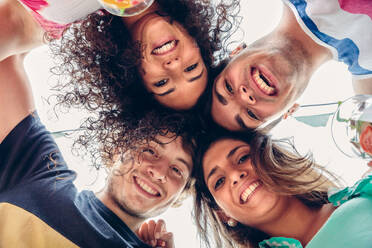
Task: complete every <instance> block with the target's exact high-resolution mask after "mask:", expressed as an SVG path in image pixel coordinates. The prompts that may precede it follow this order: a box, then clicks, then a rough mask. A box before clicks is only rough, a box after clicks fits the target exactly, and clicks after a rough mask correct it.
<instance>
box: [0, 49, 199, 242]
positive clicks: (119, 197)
mask: <svg viewBox="0 0 372 248" xmlns="http://www.w3.org/2000/svg"><path fill="white" fill-rule="evenodd" d="M23 59H24V55H14V56H11V57H8V58H6V59H5V60H3V61H0V247H35V248H42V247H63V248H66V247H129V248H134V247H136V248H145V247H149V246H148V245H146V244H145V243H143V242H142V241H141V240H140V239H139V238H138V237H137V236H136V234H135V232H136V231H138V229H139V227H140V226H141V224H142V223H143V222H144V221H145V220H146V219H147V218H149V217H153V216H157V215H159V214H161V213H163V212H164V211H165V210H166V209H167V208H168V207H169V206H171V205H172V204H173V203H175V202H176V201H177V199H179V197H180V196H181V195H182V194H183V193H185V192H186V191H187V189H188V188H189V187H190V183H191V182H190V176H189V175H190V174H191V171H192V167H193V160H192V157H193V150H192V142H188V140H189V139H187V137H188V136H187V135H186V133H182V130H181V129H179V132H177V134H175V133H173V132H163V135H157V136H155V138H152V139H151V140H150V141H149V142H145V141H146V137H143V138H144V142H139V144H132V145H134V146H133V147H134V148H133V149H130V150H127V151H126V152H124V153H123V155H120V153H119V154H118V155H117V156H116V157H115V159H113V160H112V165H111V166H109V175H108V178H107V184H106V186H105V188H104V189H103V190H102V191H101V192H99V193H96V194H95V193H93V192H91V191H82V192H78V191H77V189H76V187H75V186H74V184H73V181H74V179H75V178H76V175H75V172H73V171H71V170H69V169H68V167H67V165H66V163H65V161H64V160H63V158H62V155H61V153H60V151H59V149H58V147H57V145H56V143H55V142H54V140H53V138H52V136H51V134H50V133H49V132H48V131H47V130H46V128H45V127H44V125H43V124H42V123H41V122H40V119H39V118H38V116H37V113H36V112H35V105H34V101H33V97H32V92H31V88H30V85H29V83H28V79H27V76H26V74H25V71H24V68H23ZM152 121H154V120H153V119H152ZM149 123H150V122H149ZM181 124H182V120H180V121H179V122H177V121H176V119H174V118H173V119H172V121H171V122H170V123H169V127H173V126H181ZM149 128H150V127H149ZM167 130H168V129H167ZM172 130H173V129H172ZM160 239H161V237H160Z"/></svg>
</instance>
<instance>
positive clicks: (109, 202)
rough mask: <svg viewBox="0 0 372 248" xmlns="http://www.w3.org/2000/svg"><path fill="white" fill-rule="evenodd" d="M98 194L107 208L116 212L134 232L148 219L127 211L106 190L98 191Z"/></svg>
mask: <svg viewBox="0 0 372 248" xmlns="http://www.w3.org/2000/svg"><path fill="white" fill-rule="evenodd" d="M96 196H97V198H98V199H100V200H101V202H102V203H103V204H104V205H105V206H106V207H107V208H109V209H110V210H111V211H112V212H114V213H115V214H116V215H117V216H118V217H119V218H120V219H121V220H122V221H123V222H124V223H125V224H126V225H127V226H128V227H129V229H131V230H132V231H133V232H134V233H136V232H137V230H138V229H139V228H140V226H141V225H142V223H143V222H144V221H145V220H146V219H144V218H140V217H136V216H133V215H131V214H130V213H128V212H126V211H125V210H124V209H123V208H121V207H120V206H119V204H118V203H116V202H114V201H113V199H112V198H111V197H109V196H108V194H106V193H105V190H103V191H101V192H98V193H96Z"/></svg>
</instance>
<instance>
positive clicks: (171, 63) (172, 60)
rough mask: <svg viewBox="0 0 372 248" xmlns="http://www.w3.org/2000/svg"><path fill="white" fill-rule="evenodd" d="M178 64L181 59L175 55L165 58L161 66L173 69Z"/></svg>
mask: <svg viewBox="0 0 372 248" xmlns="http://www.w3.org/2000/svg"><path fill="white" fill-rule="evenodd" d="M180 64H181V60H180V58H179V57H178V56H177V57H173V58H168V59H167V60H165V61H164V63H163V66H164V68H166V69H175V68H177V67H179V66H180Z"/></svg>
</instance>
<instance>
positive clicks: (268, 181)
mask: <svg viewBox="0 0 372 248" xmlns="http://www.w3.org/2000/svg"><path fill="white" fill-rule="evenodd" d="M214 130H215V131H214V132H213V133H209V134H207V135H205V136H204V137H199V138H198V149H197V155H196V164H195V165H194V166H195V170H194V173H193V176H194V178H195V180H196V182H195V189H194V200H195V205H194V211H193V214H194V217H195V222H196V225H197V228H198V230H199V235H200V238H201V240H202V241H203V242H204V244H205V245H206V247H211V243H212V244H214V245H215V246H216V247H258V243H259V242H261V241H262V240H264V239H267V238H270V237H269V236H268V235H267V234H266V233H264V232H262V231H260V230H257V229H255V228H251V227H249V226H245V225H243V224H241V223H238V225H237V226H236V227H230V226H228V225H227V223H226V221H225V220H222V219H221V217H220V215H219V214H218V213H219V211H220V210H221V209H220V208H219V206H218V205H217V203H216V201H215V199H214V198H213V196H212V194H211V193H210V191H209V190H208V187H207V185H206V183H205V180H204V173H203V164H202V162H203V157H204V154H205V153H206V152H207V151H208V149H209V147H210V146H211V145H212V144H213V143H215V142H217V141H219V140H223V139H235V140H241V141H244V142H246V143H247V144H249V145H250V151H251V152H250V154H251V156H250V157H251V161H252V166H253V169H254V170H255V172H256V174H257V176H258V177H259V178H260V180H261V181H262V182H263V184H264V185H265V186H266V187H267V188H268V189H269V190H271V191H272V192H276V193H278V194H281V195H291V196H295V197H296V198H298V199H299V200H301V201H302V202H303V203H304V204H306V205H307V206H309V207H311V208H319V207H321V206H322V205H323V204H325V203H327V202H328V199H327V190H328V188H329V187H331V186H334V183H333V182H331V180H330V179H329V178H328V177H326V176H325V175H324V174H327V175H329V176H331V178H332V179H334V180H335V182H337V179H336V177H334V176H333V175H331V174H330V173H329V172H328V171H326V170H325V169H324V168H323V167H321V166H319V165H317V164H316V163H315V162H314V160H313V159H312V155H311V154H307V155H306V156H301V155H300V154H299V153H298V152H297V150H296V149H295V147H294V146H293V144H292V142H291V141H290V140H288V139H284V140H273V139H271V138H270V136H268V135H264V134H261V133H258V132H229V131H226V130H223V129H218V128H215V129H214ZM211 234H212V235H213V238H211V237H210V235H211Z"/></svg>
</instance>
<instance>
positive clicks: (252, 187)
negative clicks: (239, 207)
mask: <svg viewBox="0 0 372 248" xmlns="http://www.w3.org/2000/svg"><path fill="white" fill-rule="evenodd" d="M259 186H261V182H259V181H254V182H252V183H250V184H249V185H248V186H247V187H246V188H245V189H244V190H243V192H242V193H241V194H240V203H241V204H244V203H246V202H247V201H248V200H249V198H250V197H251V196H252V195H253V193H254V192H255V191H256V190H257V188H258V187H259Z"/></svg>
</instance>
